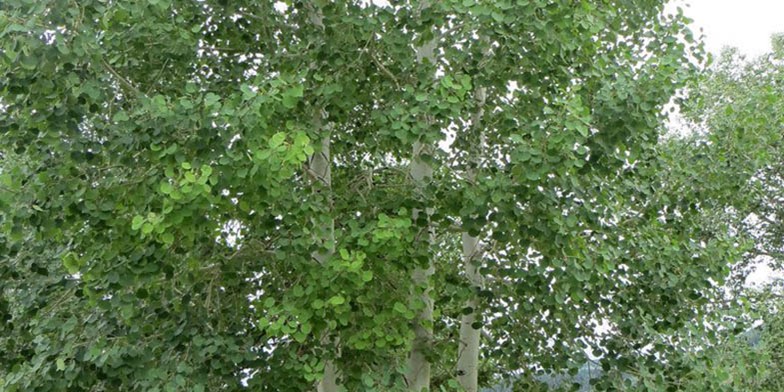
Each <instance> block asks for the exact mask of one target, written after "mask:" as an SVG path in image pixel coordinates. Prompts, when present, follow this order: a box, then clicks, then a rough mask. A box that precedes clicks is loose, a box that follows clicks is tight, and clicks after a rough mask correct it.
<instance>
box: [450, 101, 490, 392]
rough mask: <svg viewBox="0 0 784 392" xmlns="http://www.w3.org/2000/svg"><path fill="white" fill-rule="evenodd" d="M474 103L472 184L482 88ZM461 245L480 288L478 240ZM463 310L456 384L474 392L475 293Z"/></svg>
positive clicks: (471, 238)
mask: <svg viewBox="0 0 784 392" xmlns="http://www.w3.org/2000/svg"><path fill="white" fill-rule="evenodd" d="M474 102H475V103H476V107H477V109H476V111H475V112H474V114H473V117H472V119H471V127H472V128H473V131H474V132H475V133H478V137H479V141H478V143H477V144H476V146H477V150H478V151H475V152H474V153H473V154H472V155H473V156H471V157H469V159H471V158H473V161H474V162H473V163H472V164H473V165H474V167H472V168H470V169H469V170H468V172H467V173H466V177H467V179H468V181H469V182H471V183H473V182H475V181H476V169H478V167H479V165H480V162H479V156H481V154H482V149H483V147H484V144H485V140H484V137H483V135H482V132H481V131H480V130H479V127H480V123H481V121H482V115H483V114H484V104H485V89H484V88H482V87H480V88H477V89H476V91H475V93H474ZM461 240H462V242H463V271H464V272H465V276H466V279H467V280H468V283H469V284H470V285H471V288H472V289H474V290H476V289H479V288H482V286H483V282H482V276H481V274H480V273H479V269H478V268H477V265H478V264H479V263H478V262H477V261H478V259H479V258H480V254H481V249H480V244H479V238H477V237H474V236H472V235H470V234H468V232H466V231H464V232H463V235H462V238H461ZM465 307H466V308H470V309H471V313H469V314H464V315H463V316H462V317H461V318H460V337H459V341H458V350H457V381H458V382H459V383H460V386H462V387H463V389H465V390H466V392H477V390H478V389H479V385H478V377H479V338H480V334H481V328H474V323H476V322H477V321H481V317H479V316H480V315H479V299H478V298H477V296H476V294H475V293H474V294H472V296H471V298H469V299H468V300H467V301H466V303H465Z"/></svg>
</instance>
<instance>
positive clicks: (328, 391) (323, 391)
mask: <svg viewBox="0 0 784 392" xmlns="http://www.w3.org/2000/svg"><path fill="white" fill-rule="evenodd" d="M306 6H307V9H308V18H309V20H310V23H311V24H312V25H313V26H315V27H316V28H318V29H321V30H324V15H323V14H322V12H321V9H320V8H318V7H317V6H314V5H313V4H310V3H306ZM322 117H325V113H323V112H319V113H316V121H315V123H316V124H317V125H318V127H319V128H321V123H322ZM308 166H309V169H310V170H311V175H313V176H315V178H316V180H317V181H318V182H321V184H322V185H323V186H324V189H325V190H327V191H328V192H331V191H332V159H331V156H330V134H329V132H328V133H327V135H326V136H324V138H323V139H322V140H321V151H320V152H317V153H315V154H313V156H312V157H311V158H310V161H309V164H308ZM329 203H330V210H331V209H332V206H331V204H332V196H331V195H330V196H329ZM319 229H321V230H320V231H321V233H323V237H322V240H323V241H324V242H325V243H322V245H324V246H323V248H324V249H325V251H319V252H314V253H313V258H314V259H316V261H318V262H319V264H322V265H323V264H324V263H326V262H327V260H329V258H330V257H331V256H332V254H333V253H335V220H334V219H331V220H330V221H329V222H327V223H325V224H324V227H320V228H319ZM330 340H331V337H330V336H329V335H324V336H322V337H321V344H324V345H326V344H328V343H330ZM338 343H339V342H338V341H337V340H335V341H334V344H335V347H337V346H338ZM339 355H340V351H339V350H338V352H337V353H336V356H339ZM338 373H339V372H338V369H337V366H336V365H335V362H333V361H332V360H327V361H325V363H324V375H323V377H322V378H321V381H319V383H318V385H317V386H316V391H317V392H338V390H339V387H340V385H339V384H338Z"/></svg>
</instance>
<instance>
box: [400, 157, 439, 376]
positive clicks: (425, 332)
mask: <svg viewBox="0 0 784 392" xmlns="http://www.w3.org/2000/svg"><path fill="white" fill-rule="evenodd" d="M423 149H424V145H423V144H422V143H420V142H416V143H414V151H413V158H412V160H411V172H410V173H411V178H412V179H413V181H414V183H415V185H416V186H417V187H418V188H422V187H423V186H424V185H425V184H426V181H427V180H428V179H429V178H430V177H432V175H433V169H432V168H431V167H430V165H429V164H427V163H426V162H424V161H423V160H422V159H421V155H422V152H423ZM422 213H425V214H427V219H428V226H427V227H426V228H425V230H426V231H427V235H426V240H425V241H427V244H426V245H425V246H426V247H428V248H429V247H430V245H431V244H432V243H433V238H432V236H433V232H432V228H431V227H430V222H429V216H430V215H431V214H432V210H428V209H425V211H422V210H419V209H416V210H414V211H413V219H414V221H416V220H417V219H419V216H420V214H422ZM434 272H435V268H434V266H433V261H432V259H429V260H428V264H427V266H426V267H424V268H422V267H417V268H415V269H414V271H413V272H412V273H411V280H412V281H413V283H414V285H415V286H416V287H417V289H422V292H421V293H420V294H419V295H418V296H417V297H415V300H417V301H421V302H422V303H423V304H424V308H423V309H422V310H421V311H420V312H419V313H418V314H417V315H416V317H415V318H414V341H413V342H412V344H411V352H410V353H409V358H408V370H407V373H406V383H407V385H408V389H409V390H411V391H416V392H420V391H422V390H425V391H429V390H430V361H428V360H427V357H426V353H427V350H428V349H429V347H430V344H431V342H432V339H433V299H432V298H431V297H430V292H431V291H432V287H431V286H430V276H432V275H433V273H434ZM415 292H416V291H415Z"/></svg>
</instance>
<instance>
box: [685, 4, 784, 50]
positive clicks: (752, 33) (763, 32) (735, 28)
mask: <svg viewBox="0 0 784 392" xmlns="http://www.w3.org/2000/svg"><path fill="white" fill-rule="evenodd" d="M680 3H681V4H685V5H686V6H683V10H684V13H685V14H686V16H688V17H689V18H691V19H694V24H693V26H692V29H693V30H694V33H695V35H699V33H700V30H699V29H700V28H703V29H704V31H703V33H704V34H705V43H706V45H707V49H708V50H709V51H710V52H711V53H713V54H719V52H720V51H721V48H723V47H724V46H734V47H737V48H738V49H740V51H741V52H742V53H744V54H746V55H748V56H758V55H761V54H763V53H765V52H768V51H770V36H771V34H773V33H784V0H681V1H680Z"/></svg>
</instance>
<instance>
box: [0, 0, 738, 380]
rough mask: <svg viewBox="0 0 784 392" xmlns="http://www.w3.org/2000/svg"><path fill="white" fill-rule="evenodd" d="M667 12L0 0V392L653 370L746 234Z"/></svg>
mask: <svg viewBox="0 0 784 392" xmlns="http://www.w3.org/2000/svg"><path fill="white" fill-rule="evenodd" d="M664 3H665V1H660V0H606V1H571V0H570V1H546V0H518V1H511V0H497V1H473V0H461V1H437V2H436V1H433V2H428V1H393V2H392V4H391V5H376V4H366V3H365V2H351V1H345V2H329V1H324V0H315V1H295V2H287V3H283V2H278V3H273V2H269V1H220V0H216V1H213V0H206V1H198V2H197V1H184V0H149V1H113V0H85V1H80V2H74V1H65V0H48V1H29V0H4V1H3V2H2V3H0V38H2V41H1V42H2V44H1V45H2V47H0V134H1V135H2V143H0V158H2V161H1V162H0V214H1V215H0V258H2V259H1V260H0V279H1V280H2V282H3V286H2V292H0V295H1V296H0V315H2V319H3V324H2V326H1V327H0V328H2V329H0V354H2V355H0V388H2V389H3V390H8V391H63V390H73V391H82V390H90V391H102V390H112V391H113V390H123V391H126V390H127V391H156V390H165V391H170V390H193V391H199V390H208V391H218V390H242V389H243V388H244V384H248V385H249V386H250V387H251V388H253V389H254V390H270V391H287V390H291V391H302V390H309V389H313V388H315V386H316V384H318V383H319V380H321V379H322V378H324V381H323V382H321V383H320V384H318V385H319V386H318V388H319V389H321V390H325V391H329V390H337V388H341V387H342V388H345V389H347V390H351V391H354V390H368V391H370V390H403V389H407V388H408V389H411V388H412V385H414V384H416V383H417V382H420V381H422V377H419V379H417V381H416V382H414V381H412V380H414V378H415V377H418V376H412V373H413V374H417V373H420V370H421V371H422V372H421V374H427V377H424V381H423V382H424V383H425V385H426V386H428V387H430V388H432V389H436V388H441V389H454V388H467V389H469V390H471V389H472V388H475V387H472V386H470V383H471V381H470V380H465V378H463V377H461V376H463V375H464V374H463V373H464V371H463V370H462V369H457V368H456V365H455V363H456V360H457V359H458V357H461V356H462V355H463V354H462V352H463V346H461V345H460V343H461V338H462V336H464V335H466V336H467V335H470V334H471V333H472V331H481V332H482V335H483V336H482V343H481V350H480V351H481V354H477V355H478V356H477V357H476V358H473V359H472V358H468V359H465V358H463V359H461V360H465V361H467V363H469V364H470V363H471V362H473V364H472V365H469V366H474V367H478V368H479V369H480V371H479V372H478V375H477V376H476V378H478V381H479V383H480V384H482V385H489V384H491V383H495V382H497V381H498V380H499V379H500V378H502V377H506V376H510V377H514V378H515V379H521V380H523V379H526V377H527V376H529V375H530V374H532V373H533V372H535V371H536V370H538V369H563V368H566V367H568V366H567V365H568V364H569V359H570V358H572V359H574V358H578V357H579V356H582V353H583V351H584V350H585V349H586V348H587V349H593V350H594V351H595V352H596V353H597V354H601V355H602V366H603V367H605V368H606V370H608V371H616V372H622V371H624V369H630V368H638V367H643V368H645V367H646V366H649V367H656V366H658V365H659V363H658V362H657V361H656V358H659V357H658V356H657V354H661V353H664V352H667V351H668V350H671V348H672V341H671V340H668V338H667V337H668V336H671V335H672V334H673V333H676V332H678V331H681V330H682V329H683V328H684V326H687V325H701V324H700V320H701V319H702V318H703V317H705V315H706V314H707V313H706V312H707V311H709V308H707V307H706V305H708V304H709V303H710V300H711V298H713V295H714V294H715V293H716V292H717V288H718V286H719V285H720V284H721V283H722V282H723V280H724V277H725V276H726V275H727V273H728V272H729V265H730V262H731V261H734V260H736V259H737V257H738V256H739V255H740V252H741V250H742V245H743V244H742V241H739V240H738V236H737V233H733V230H731V229H732V225H731V224H729V223H727V221H726V220H722V219H720V218H721V217H722V216H723V215H724V213H725V212H726V211H727V206H729V205H731V203H732V202H734V201H732V200H730V199H726V200H725V199H718V198H717V199H716V202H715V203H705V202H703V201H702V200H704V195H703V194H701V192H703V190H704V189H709V188H710V187H709V186H708V185H710V184H709V183H708V181H707V178H706V177H704V176H703V174H702V173H701V172H699V171H698V170H697V169H698V168H699V166H698V165H697V166H692V165H690V162H688V161H687V162H683V161H682V160H681V159H680V158H681V156H679V155H678V154H679V152H678V151H681V150H677V149H671V148H669V147H668V145H667V143H660V142H659V136H660V133H661V129H662V127H661V124H662V120H663V115H662V108H663V106H664V105H665V104H666V103H667V102H668V101H669V100H670V99H671V98H672V96H673V94H674V93H675V92H676V91H677V90H678V89H679V88H680V87H682V86H683V85H684V84H685V83H686V82H687V81H688V80H690V78H691V77H692V76H693V75H694V71H695V69H696V66H695V65H694V64H693V63H692V62H691V60H690V59H695V58H696V59H700V54H701V52H700V48H699V46H698V45H696V44H695V43H694V41H693V39H692V38H691V35H690V33H689V31H688V30H687V29H686V27H685V23H686V19H685V18H684V17H683V16H682V15H680V14H676V15H670V16H663V14H662V12H663V8H664ZM472 241H473V242H472ZM471 243H474V245H475V246H473V247H466V244H471ZM461 245H462V247H461ZM461 248H462V249H461ZM467 304H471V306H467ZM431 307H432V309H431ZM431 310H432V311H431ZM465 316H470V318H465ZM465 320H472V321H470V323H469V326H470V328H461V323H465ZM599 324H604V325H606V326H607V328H598V325H599ZM471 336H478V335H471ZM463 344H465V343H463ZM649 345H650V346H652V347H653V348H654V349H653V350H652V351H650V350H649V351H647V352H643V351H641V350H640V349H641V348H642V347H645V346H649ZM417 356H419V360H418V361H413V360H411V359H410V358H414V357H417ZM412 363H414V364H418V365H417V368H414V369H412V366H411V364H412ZM332 369H337V372H333V371H332ZM425 369H427V371H425ZM618 374H620V373H618ZM333 377H334V380H331V378H333ZM328 380H330V381H328ZM618 380H619V382H623V380H622V379H620V378H619V379H618ZM331 381H337V382H338V384H340V387H333V386H332V385H330V384H331ZM474 383H476V381H474ZM608 387H610V386H609V385H608Z"/></svg>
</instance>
